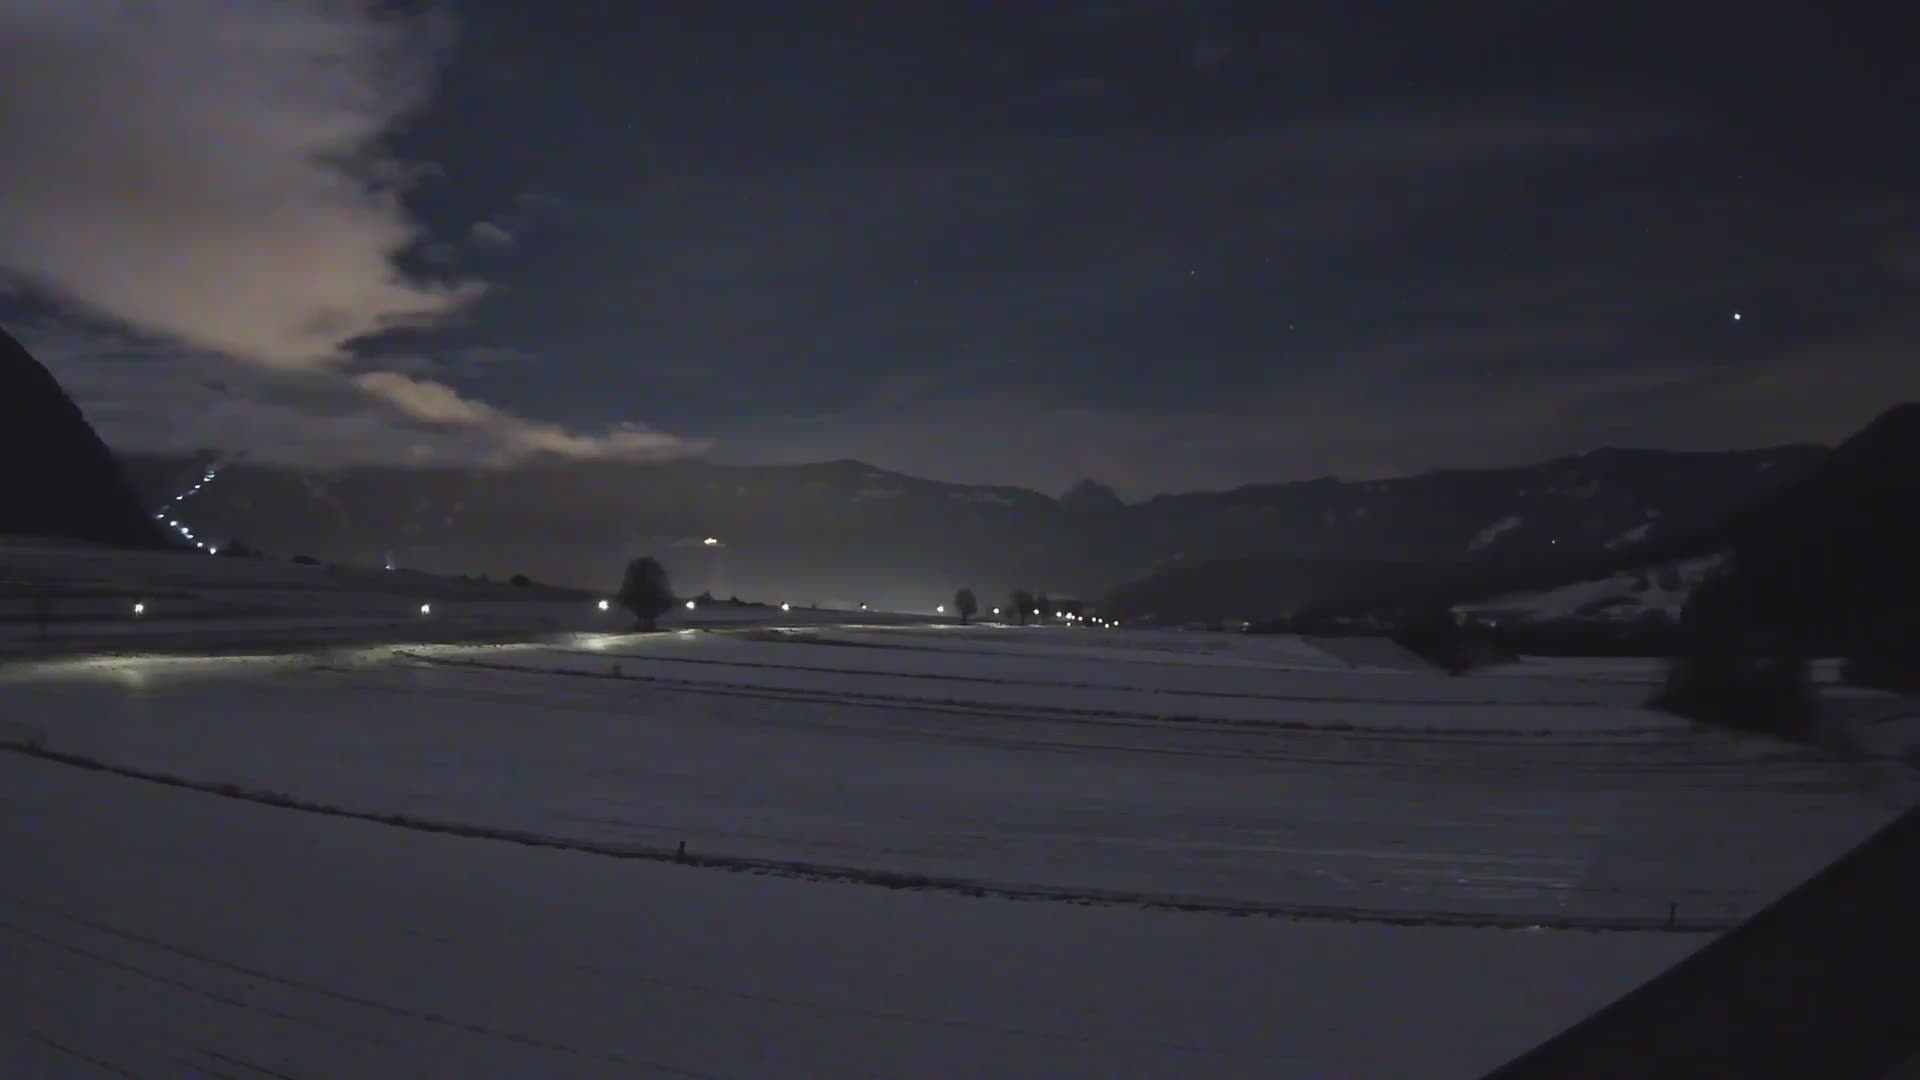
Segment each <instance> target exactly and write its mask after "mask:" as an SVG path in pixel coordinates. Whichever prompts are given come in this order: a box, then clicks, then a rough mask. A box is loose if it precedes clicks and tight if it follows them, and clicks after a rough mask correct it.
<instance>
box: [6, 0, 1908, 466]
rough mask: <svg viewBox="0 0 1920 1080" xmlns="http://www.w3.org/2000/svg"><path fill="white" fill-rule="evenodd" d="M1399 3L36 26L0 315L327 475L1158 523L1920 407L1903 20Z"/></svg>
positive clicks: (258, 11)
mask: <svg viewBox="0 0 1920 1080" xmlns="http://www.w3.org/2000/svg"><path fill="white" fill-rule="evenodd" d="M1783 6H1784V5H1783ZM1414 7H1415V6H1414V5H1406V4H1386V3H1361V2H1353V0H1347V2H1340V3H1289V4H1280V3H1272V2H1262V0H1250V2H1245V3H1240V2H1233V0H1216V2H1198V0H1195V2H1180V0H1165V2H1157V3H1156V2H1149V0H1132V2H1128V0H1108V2H1101V3H1065V2H1062V3H1039V2H1032V3H1012V2H1008V3H992V4H989V3H978V2H968V3H935V2H904V0H903V2H899V3H884V4H879V3H859V4H854V3H844V4H843V3H821V2H801V0H795V2H793V3H781V4H775V3H771V2H765V0H756V2H754V3H723V2H702V3H698V4H694V3H685V4H664V3H662V4H604V3H591V4H590V3H585V2H574V0H548V2H542V3H531V2H527V0H455V2H451V3H444V4H438V5H422V4H413V5H404V6H402V5H390V4H389V5H381V4H370V3H365V2H359V3H347V2H317V0H316V2H285V3H279V4H267V3H263V2H261V0H206V2H196V3H193V4H183V3H180V2H179V0H150V2H145V3H140V2H125V0H0V321H4V322H5V323H7V325H9V326H10V327H12V328H13V329H15V330H16V332H18V333H19V335H20V336H21V337H22V338H23V339H24V340H26V341H27V342H28V344H29V345H30V347H32V348H33V349H34V350H35V351H36V353H37V354H39V355H40V356H41V357H42V359H44V360H45V361H47V362H48V364H49V366H51V367H53V368H54V369H55V372H56V374H57V375H59V376H60V378H61V379H62V380H63V382H65V383H66V384H67V385H68V386H69V388H70V389H71V391H72V392H73V393H74V394H75V396H76V397H77V398H78V399H79V400H80V402H81V404H82V406H83V407H84V408H86V409H87V411H88V413H89V415H90V417H92V418H93V419H94V420H95V422H96V424H97V426H98V427H99V428H100V429H101V431H102V433H103V434H104V435H105V436H106V437H107V438H108V440H109V441H110V442H111V443H113V444H114V445H115V446H116V447H117V448H119V449H122V450H141V449H156V448H178V447H187V446H202V445H217V446H222V447H226V448H228V449H231V450H239V451H245V452H247V453H250V454H253V455H255V456H258V457H263V458H272V459H277V460H286V461H295V462H301V463H309V464H326V463H337V462H347V461H365V460H381V461H397V462H441V461H488V462H494V461H511V460H514V459H516V458H518V457H521V456H524V455H526V454H529V453H537V452H556V453H564V454H571V455H575V456H580V457H606V456H616V457H635V458H646V457H659V456H672V455H678V454H689V453H701V454H708V455H710V456H712V457H713V458H715V459H717V460H721V461H737V462H796V461H808V460H824V459H832V458H842V457H858V458H860V459H863V460H866V461H869V462H871V463H873V464H876V465H879V466H882V467H886V468H893V469H899V470H902V471H906V472H912V473H917V474H921V475H927V476H932V477H935V478H939V479H949V480H959V481H967V482H996V483H1014V484H1022V485H1028V486H1035V487H1039V488H1042V489H1045V490H1050V491H1058V490H1059V489H1061V488H1063V487H1064V486H1065V485H1067V484H1069V483H1071V482H1072V481H1073V480H1075V479H1077V478H1079V477H1082V476H1091V477H1094V478H1097V479H1100V480H1103V481H1105V482H1108V483H1111V484H1114V485H1116V486H1117V487H1118V488H1119V489H1120V490H1121V491H1122V492H1123V493H1124V494H1127V495H1129V496H1139V495H1145V494H1150V493H1154V492H1159V491H1167V490H1175V489H1187V488H1196V487H1207V488H1211V487H1225V486H1232V485H1235V484H1239V483H1244V482H1248V481H1253V480H1287V479H1297V478H1306V477H1311V476H1318V475H1323V474H1328V473H1333V474H1338V475H1341V476H1348V477H1360V476H1378V475H1385V474H1395V473H1403V472H1411V471H1418V470H1421V469H1427V468H1434V467H1441V466H1456V465H1482V464H1499V463H1519V462H1523V461H1528V460H1533V459H1538V458H1543V457H1546V456H1550V455H1553V454H1559V453H1566V452H1574V451H1579V450H1583V449H1587V448H1590V447H1593V446H1597V445H1603V444H1613V445H1650V446H1669V447H1678V448H1716V447H1726V446H1749V445H1758V444H1762V443H1771V442H1786V441H1797V440H1804V439H1817V440H1834V439H1838V438H1840V437H1843V436H1845V435H1846V434H1847V433H1849V432H1850V431H1852V430H1854V429H1856V428H1858V427H1860V426H1862V425H1863V424H1864V423H1865V422H1866V421H1867V420H1869V419H1871V417H1872V416H1873V414H1875V413H1876V412H1878V411H1880V410H1881V409H1883V408H1884V407H1886V406H1887V405H1890V404H1892V403H1893V402H1895V401H1897V400H1900V399H1902V398H1903V397H1914V396H1920V395H1917V393H1916V392H1917V391H1920V364H1916V363H1915V362H1914V359H1913V354H1914V351H1915V349H1914V346H1915V344H1916V343H1920V302H1917V299H1920V232H1917V231H1916V227H1917V226H1920V139H1916V137H1915V136H1916V130H1915V128H1916V124H1915V122H1914V119H1913V109H1912V106H1911V104H1910V102H1909V101H1908V100H1907V99H1909V98H1920V77H1917V76H1916V75H1915V74H1914V66H1915V61H1914V59H1913V57H1912V55H1911V51H1910V49H1909V48H1907V47H1906V44H1905V43H1906V42H1907V41H1908V40H1909V39H1908V38H1906V37H1904V36H1903V35H1901V34H1900V33H1898V32H1896V26H1897V21H1898V18H1899V16H1898V11H1899V7H1900V5H1894V4H1883V5H1875V6H1871V7H1868V6H1865V5H1861V6H1858V7H1857V8H1856V7H1852V6H1850V5H1846V4H1805V5H1793V8H1795V9H1797V13H1796V14H1793V15H1790V16H1785V15H1778V14H1774V13H1771V12H1750V11H1741V10H1739V9H1738V8H1737V7H1735V8H1728V7H1727V6H1725V5H1677V4H1638V3H1608V4H1593V5H1559V4H1519V3H1514V4H1473V3H1467V4H1445V5H1440V4H1431V5H1422V6H1420V7H1421V10H1420V11H1419V12H1412V11H1411V9H1413V8H1414ZM1769 7H1771V5H1769Z"/></svg>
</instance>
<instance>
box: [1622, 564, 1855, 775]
mask: <svg viewBox="0 0 1920 1080" xmlns="http://www.w3.org/2000/svg"><path fill="white" fill-rule="evenodd" d="M1680 637H1681V640H1680V648H1679V651H1678V653H1677V654H1676V655H1675V656H1674V657H1673V659H1672V660H1671V661H1670V662H1669V663H1668V665H1667V679H1666V684H1665V685H1664V686H1663V687H1662V688H1661V689H1660V691H1659V692H1658V693H1657V694H1655V695H1654V697H1653V700H1652V701H1651V702H1650V703H1649V704H1651V705H1653V706H1654V707H1655V708H1658V709H1663V710H1665V711H1667V712H1670V713H1673V714H1675V715H1676V716H1684V717H1686V718H1688V719H1690V720H1694V721H1697V722H1700V723H1705V724H1714V725H1717V726H1720V727H1728V728H1735V729H1738V730H1742V731H1753V732H1759V733H1761V734H1766V735H1775V736H1779V737H1781V738H1785V739H1792V740H1795V741H1797V742H1811V741H1812V740H1813V738H1814V734H1815V729H1816V727H1817V726H1818V720H1819V714H1820V708H1819V700H1818V698H1817V697H1816V695H1815V693H1814V689H1813V678H1812V675H1811V673H1810V671H1809V666H1808V664H1807V659H1806V657H1805V656H1804V655H1802V654H1801V652H1800V650H1799V647H1798V645H1797V643H1796V641H1795V639H1794V637H1793V635H1792V634H1790V633H1788V632H1786V630H1785V628H1783V627H1781V626H1780V625H1779V622H1778V620H1777V619H1774V618H1770V617H1769V613H1768V612H1767V611H1766V610H1765V609H1764V607H1763V605H1761V604H1760V603H1759V598H1758V596H1757V595H1756V594H1755V592H1754V591H1753V590H1752V589H1750V588H1748V587H1747V586H1746V584H1745V583H1744V582H1743V581H1742V580H1741V579H1740V578H1738V577H1736V576H1734V575H1732V574H1723V575H1721V576H1719V577H1716V578H1712V579H1710V580H1708V581H1705V582H1702V583H1701V584H1700V586H1699V587H1698V588H1696V589H1695V590H1694V591H1693V595H1692V596H1691V597H1689V598H1688V600H1687V606H1686V608H1685V609H1683V610H1682V612H1681V615H1680Z"/></svg>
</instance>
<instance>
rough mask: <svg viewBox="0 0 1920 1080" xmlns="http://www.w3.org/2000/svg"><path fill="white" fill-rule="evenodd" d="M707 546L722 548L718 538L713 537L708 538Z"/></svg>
mask: <svg viewBox="0 0 1920 1080" xmlns="http://www.w3.org/2000/svg"><path fill="white" fill-rule="evenodd" d="M707 546H708V547H719V546H720V541H719V540H718V539H717V538H715V537H712V536H709V537H707Z"/></svg>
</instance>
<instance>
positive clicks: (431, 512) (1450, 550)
mask: <svg viewBox="0 0 1920 1080" xmlns="http://www.w3.org/2000/svg"><path fill="white" fill-rule="evenodd" d="M1825 452H1826V451H1825V450H1823V449H1822V448H1820V447H1817V446H1807V445H1794V446H1781V447H1774V448H1770V449H1762V450H1747V451H1733V452H1724V453H1675V452H1664V451H1651V450H1620V449H1605V450H1596V451H1593V452H1590V453H1586V454H1581V455H1577V456H1571V457H1564V458H1559V459H1555V460H1553V461H1548V462H1545V463H1542V464H1538V465H1532V466H1524V467H1517V468H1502V469H1481V470H1449V471H1440V472H1432V473H1425V474H1422V475H1418V476H1411V477H1404V478H1399V479H1390V480H1371V481H1358V482H1348V481H1341V480H1336V479H1332V478H1327V479H1320V480H1312V481H1304V482H1297V483H1280V484H1257V485H1249V486H1246V487H1241V488H1236V489H1234V490H1231V491H1218V492H1198V493H1188V494H1178V495H1164V496H1158V497H1155V498H1151V499H1148V500H1145V501H1144V502H1138V503H1133V504H1128V503H1125V502H1123V501H1122V500H1121V499H1120V498H1119V497H1118V496H1117V495H1115V494H1114V492H1113V490H1112V489H1111V488H1108V487H1105V486H1104V485H1100V484H1097V483H1094V482H1092V481H1087V482H1083V483H1081V484H1079V485H1076V486H1075V487H1074V489H1073V490H1071V491H1069V492H1068V493H1066V495H1065V496H1064V497H1061V498H1053V497H1049V496H1047V495H1044V494H1041V493H1039V492H1035V491H1031V490H1026V489H1023V488H1017V487H986V486H974V485H962V484H950V483H943V482H940V481H934V480H927V479H922V478H918V477H912V476H906V475H903V474H900V473H895V472H890V471H887V470H884V469H879V468H875V467H873V466H870V465H866V464H863V463H861V462H858V461H834V462H826V463H822V464H815V465H796V466H736V465H721V464H714V463H709V462H703V461H676V462H665V463H657V464H617V463H606V462H561V461H548V462H542V463H535V464H528V465H523V466H520V467H515V468H507V469H483V468H470V469H469V468H408V467H399V466H395V467H391V468H386V467H381V468H364V467H363V468H352V469H344V470H325V471H322V470H305V469H296V468H289V467H286V466H281V465H272V464H256V463H249V462H246V461H244V460H239V461H233V460H222V459H220V457H219V456H218V455H217V454H214V453H211V452H209V453H207V454H203V455H200V456H197V457H192V458H187V457H151V456H145V457H142V456H135V457H131V458H128V459H126V466H127V468H128V471H129V474H130V475H131V477H132V478H133V482H134V484H135V485H136V487H138V489H139V490H140V492H141V493H142V495H143V496H144V497H145V498H146V500H147V501H148V502H149V503H152V504H159V503H163V502H166V501H167V500H170V499H173V498H174V497H176V496H178V495H180V494H181V493H182V492H186V491H188V490H190V489H192V488H193V487H194V486H195V485H196V484H200V483H201V481H202V478H203V477H204V476H205V474H206V473H207V472H209V471H212V472H214V473H215V474H216V478H215V479H214V480H213V481H211V482H206V483H204V484H203V485H202V486H201V488H200V490H198V491H197V492H195V493H193V494H191V495H190V496H188V497H186V498H184V499H181V500H180V501H178V502H176V503H173V504H172V505H173V508H172V509H171V510H170V511H169V512H170V514H177V515H178V518H179V519H180V520H182V522H183V523H190V526H191V528H193V529H194V530H195V531H196V533H197V534H198V535H202V536H208V537H214V538H219V539H221V540H223V541H229V542H231V541H244V542H245V543H247V544H248V545H250V546H253V547H258V548H263V549H265V550H268V551H270V552H274V553H276V554H280V555H292V554H296V553H299V554H309V555H312V556H315V557H317V558H320V559H324V560H338V561H354V562H391V563H394V564H396V565H404V566H408V567H412V568H418V569H423V570H431V571H436V572H449V573H486V574H490V575H494V576H505V575H508V574H512V573H526V574H528V575H530V576H532V577H534V578H535V579H537V580H541V581H549V582H554V583H561V584H575V585H582V586H599V585H604V584H606V583H608V582H610V581H612V580H614V579H616V578H617V576H618V572H619V569H620V568H621V567H622V566H623V565H624V564H625V560H626V559H627V558H629V557H631V556H632V555H634V554H638V553H647V552H650V553H653V554H655V555H657V556H659V557H660V558H661V559H662V561H663V562H664V563H665V564H666V566H667V568H668V570H669V572H670V574H671V575H672V578H673V581H674V583H675V585H676V587H678V588H679V589H680V590H681V591H682V592H687V593H693V592H699V591H703V590H706V591H711V592H713V593H715V594H716V595H720V596H726V595H729V594H736V593H737V594H738V595H741V596H743V597H748V598H755V599H764V600H772V601H791V602H793V603H797V604H805V603H820V604H822V605H839V604H854V603H871V604H873V605H874V606H875V607H887V608H894V609H900V610H931V609H932V608H933V607H934V606H935V605H936V604H939V603H944V602H945V601H946V600H947V599H948V598H949V597H951V595H952V593H953V591H954V589H955V588H956V587H958V586H960V585H970V586H972V587H973V588H974V589H975V590H976V591H977V592H979V593H980V595H981V596H982V597H983V598H985V599H987V601H988V604H989V606H990V605H991V603H992V598H994V597H1000V596H1004V595H1005V594H1006V592H1007V591H1008V590H1010V589H1012V588H1014V587H1017V586H1024V587H1029V588H1035V589H1041V590H1046V591H1049V592H1051V593H1052V594H1054V595H1055V596H1065V595H1073V596H1080V597H1085V598H1089V599H1092V598H1103V599H1105V600H1106V602H1108V603H1109V604H1118V605H1120V606H1121V607H1127V608H1131V609H1132V610H1130V611H1129V612H1128V613H1129V614H1133V615H1149V614H1151V615H1157V616H1159V617H1162V618H1175V617H1178V618H1187V617H1199V616H1197V615H1195V614H1194V613H1192V612H1189V611H1179V612H1175V611H1151V610H1147V609H1146V608H1144V607H1141V606H1140V605H1139V604H1137V603H1134V602H1133V601H1131V600H1129V599H1128V597H1129V596H1130V595H1133V594H1134V593H1137V592H1138V591H1139V589H1140V588H1141V587H1143V586H1146V587H1150V586H1151V583H1152V582H1154V581H1155V580H1157V579H1158V578H1161V577H1164V576H1166V575H1170V574H1171V575H1175V576H1178V575H1180V574H1183V573H1190V572H1191V571H1192V568H1195V567H1200V566H1204V565H1208V564H1214V563H1216V562H1219V561H1222V560H1225V561H1229V562H1233V563H1237V564H1239V565H1241V566H1242V568H1243V569H1244V570H1246V571H1247V572H1246V573H1236V574H1232V575H1228V576H1229V577H1230V578H1231V579H1233V580H1237V581H1241V582H1246V581H1257V580H1264V581H1265V582H1266V584H1267V585H1268V586H1272V585H1273V583H1274V582H1275V581H1276V580H1278V578H1279V577H1282V576H1284V577H1285V578H1286V579H1287V580H1289V581H1294V582H1297V583H1299V585H1300V586H1301V588H1293V587H1282V588H1277V589H1276V588H1272V587H1269V588H1267V589H1265V591H1264V592H1256V593H1248V592H1247V590H1246V589H1245V588H1243V587H1241V586H1238V585H1233V584H1231V583H1230V584H1228V585H1227V587H1226V588H1225V590H1224V593H1225V595H1221V596H1218V597H1216V598H1214V599H1210V600H1208V601H1207V602H1206V604H1205V605H1203V606H1207V607H1210V608H1212V609H1213V617H1219V616H1220V615H1222V614H1233V615H1245V616H1248V617H1256V616H1258V615H1260V614H1262V611H1261V610H1257V609H1259V608H1266V609H1268V610H1271V609H1273V608H1274V607H1276V606H1279V607H1290V606H1295V605H1297V604H1298V603H1301V602H1303V601H1304V600H1307V599H1311V598H1313V596H1315V595H1319V594H1320V593H1323V592H1324V591H1325V589H1326V588H1329V587H1331V586H1333V585H1335V584H1342V585H1348V586H1350V585H1351V584H1352V583H1354V582H1358V581H1371V580H1374V578H1373V575H1375V574H1386V575H1389V579H1393V578H1392V575H1400V574H1406V575H1414V576H1420V575H1425V574H1428V573H1442V572H1449V571H1450V570H1457V569H1458V568H1459V567H1461V566H1462V565H1469V566H1471V565H1477V564H1504V563H1511V562H1514V561H1530V560H1540V559H1546V558H1555V559H1558V558H1576V557H1580V556H1589V557H1590V556H1596V555H1602V554H1605V553H1608V552H1612V551H1618V550H1622V549H1625V548H1631V547H1636V546H1639V545H1645V544H1652V543H1658V542H1660V541H1662V540H1663V539H1666V538H1669V537H1672V536H1676V535H1685V534H1689V533H1691V532H1693V531H1695V530H1698V529H1700V528H1703V527H1705V526H1707V525H1709V524H1711V523H1712V522H1714V521H1716V520H1719V519H1720V518H1721V517H1723V516H1724V515H1726V514H1728V513H1729V512H1731V511H1732V510H1733V509H1734V508H1736V507H1738V506H1740V505H1742V504H1744V503H1746V502H1747V501H1749V500H1751V499H1753V498H1754V497H1756V496H1758V495H1760V494H1762V493H1764V492H1766V491H1769V490H1772V489H1774V488H1776V487H1778V486H1779V485H1782V484H1786V483H1788V482H1791V481H1792V480H1794V479H1795V478H1797V477H1799V476H1800V475H1802V474H1803V473H1804V472H1805V471H1806V470H1807V469H1808V468H1810V467H1811V466H1813V465H1814V464H1815V463H1816V462H1818V461H1819V460H1821V458H1822V456H1823V455H1824V454H1825ZM709 539H711V540H713V541H715V542H714V543H711V544H710V543H707V541H708V540H709ZM1262 565H1264V566H1266V567H1267V568H1268V570H1269V571H1273V572H1268V573H1265V574H1262V573H1261V572H1260V567H1261V566H1262ZM1283 567H1284V568H1285V570H1286V573H1285V574H1280V573H1278V571H1279V570H1280V569H1281V568H1283ZM1333 567H1338V568H1340V569H1339V570H1338V571H1334V570H1331V569H1330V568H1333ZM1128 583H1131V589H1130V588H1120V589H1118V590H1116V588H1115V587H1116V586H1123V585H1127V584H1128ZM1149 591H1151V590H1150V588H1149ZM1174 592H1175V593H1176V594H1178V593H1180V592H1181V590H1174ZM1233 601H1238V603H1239V604H1240V606H1243V607H1246V606H1250V607H1253V608H1255V609H1256V610H1247V611H1238V610H1235V611H1228V610H1226V609H1227V608H1229V607H1233V606H1234V605H1233V603H1232V602H1233ZM1223 605H1224V606H1223Z"/></svg>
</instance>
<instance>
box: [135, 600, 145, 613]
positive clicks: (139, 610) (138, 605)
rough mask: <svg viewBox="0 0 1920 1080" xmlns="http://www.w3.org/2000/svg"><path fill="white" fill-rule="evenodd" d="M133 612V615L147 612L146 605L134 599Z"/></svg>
mask: <svg viewBox="0 0 1920 1080" xmlns="http://www.w3.org/2000/svg"><path fill="white" fill-rule="evenodd" d="M133 613H134V614H135V615H145V614H146V613H147V605H145V604H142V603H139V602H137V601H136V602H135V603H134V605H133Z"/></svg>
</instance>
